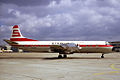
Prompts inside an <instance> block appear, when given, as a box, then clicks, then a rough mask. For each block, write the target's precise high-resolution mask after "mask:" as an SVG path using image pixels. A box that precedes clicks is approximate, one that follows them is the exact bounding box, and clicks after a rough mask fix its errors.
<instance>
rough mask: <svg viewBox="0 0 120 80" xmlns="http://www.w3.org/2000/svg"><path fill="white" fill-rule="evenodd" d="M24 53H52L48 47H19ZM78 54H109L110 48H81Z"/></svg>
mask: <svg viewBox="0 0 120 80" xmlns="http://www.w3.org/2000/svg"><path fill="white" fill-rule="evenodd" d="M21 49H23V50H25V51H31V52H52V51H51V49H50V47H21ZM79 52H80V53H110V52H112V48H111V47H81V49H79Z"/></svg>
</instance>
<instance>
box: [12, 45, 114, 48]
mask: <svg viewBox="0 0 120 80" xmlns="http://www.w3.org/2000/svg"><path fill="white" fill-rule="evenodd" d="M12 46H18V47H50V46H51V45H12ZM79 46H80V47H92V48H94V47H113V46H112V45H89V46H88V45H79Z"/></svg>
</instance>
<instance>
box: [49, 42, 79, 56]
mask: <svg viewBox="0 0 120 80" xmlns="http://www.w3.org/2000/svg"><path fill="white" fill-rule="evenodd" d="M51 50H52V51H54V52H59V53H61V54H73V53H75V52H80V47H78V46H77V45H76V44H74V43H66V44H61V45H54V46H51Z"/></svg>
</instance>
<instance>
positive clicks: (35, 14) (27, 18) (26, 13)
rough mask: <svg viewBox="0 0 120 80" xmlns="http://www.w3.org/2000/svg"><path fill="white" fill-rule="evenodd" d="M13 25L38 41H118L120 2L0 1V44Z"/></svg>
mask: <svg viewBox="0 0 120 80" xmlns="http://www.w3.org/2000/svg"><path fill="white" fill-rule="evenodd" d="M16 24H17V25H19V27H20V30H21V32H22V34H23V36H25V37H28V38H32V39H37V40H88V41H90V40H95V41H96V40H106V41H118V40H119V41H120V0H0V44H4V42H3V41H2V40H3V39H9V38H10V37H11V29H12V26H13V25H16Z"/></svg>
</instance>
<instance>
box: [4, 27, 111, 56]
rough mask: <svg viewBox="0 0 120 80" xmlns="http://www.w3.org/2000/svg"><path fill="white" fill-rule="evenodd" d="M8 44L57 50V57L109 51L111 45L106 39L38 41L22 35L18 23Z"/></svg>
mask: <svg viewBox="0 0 120 80" xmlns="http://www.w3.org/2000/svg"><path fill="white" fill-rule="evenodd" d="M4 41H5V42H7V43H8V44H9V45H11V46H13V47H17V48H19V49H23V50H25V51H32V52H51V53H53V52H57V53H59V55H58V58H67V55H69V54H73V53H102V56H101V58H104V54H107V53H111V52H112V49H113V46H112V45H110V44H109V42H107V41H38V40H33V39H30V38H26V37H24V36H22V34H21V32H20V30H19V27H18V25H14V26H13V29H12V36H11V38H10V40H6V39H5V40H4Z"/></svg>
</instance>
